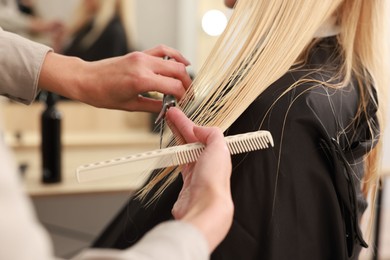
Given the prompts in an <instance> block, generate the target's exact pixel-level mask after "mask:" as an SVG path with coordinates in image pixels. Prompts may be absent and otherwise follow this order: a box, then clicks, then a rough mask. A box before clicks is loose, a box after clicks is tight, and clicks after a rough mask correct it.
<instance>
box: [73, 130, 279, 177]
mask: <svg viewBox="0 0 390 260" xmlns="http://www.w3.org/2000/svg"><path fill="white" fill-rule="evenodd" d="M225 141H226V144H227V146H228V149H229V152H230V154H239V153H246V152H251V151H255V150H260V149H265V148H268V147H269V146H274V143H273V139H272V135H271V133H270V132H268V131H256V132H249V133H245V134H239V135H232V136H227V137H225ZM204 148H205V147H204V145H203V144H201V143H192V144H185V145H179V146H173V147H168V148H165V149H159V150H155V151H149V152H145V153H139V154H135V155H129V156H124V157H120V158H114V159H111V160H105V161H101V162H96V163H90V164H85V165H82V166H79V167H78V168H77V170H76V171H77V179H78V181H79V182H86V181H93V180H99V179H106V178H110V177H114V176H120V175H128V174H132V173H140V172H144V171H145V170H150V171H151V170H154V169H160V168H165V167H170V166H176V165H182V164H187V163H192V162H195V161H196V160H197V159H198V157H199V156H200V154H201V153H202V152H203V150H204ZM111 167H112V168H111ZM107 168H111V169H110V170H109V171H107Z"/></svg>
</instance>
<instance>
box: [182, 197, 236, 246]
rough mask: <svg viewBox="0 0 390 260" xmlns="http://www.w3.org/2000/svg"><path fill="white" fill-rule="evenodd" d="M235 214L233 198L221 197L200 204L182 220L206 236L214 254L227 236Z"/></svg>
mask: <svg viewBox="0 0 390 260" xmlns="http://www.w3.org/2000/svg"><path fill="white" fill-rule="evenodd" d="M233 212H234V206H233V202H232V200H231V198H226V197H219V198H214V199H212V200H207V201H206V200H205V201H203V203H198V204H197V206H196V207H193V208H192V209H191V210H190V211H189V212H188V213H187V214H186V215H185V216H184V217H183V218H182V219H181V220H182V221H185V222H187V223H190V224H192V225H193V226H195V227H196V228H197V229H198V230H199V231H200V232H201V233H202V234H203V235H204V237H205V238H206V240H207V242H208V245H209V249H210V252H212V251H214V249H215V248H216V247H217V246H218V245H219V244H220V243H221V242H222V240H223V239H224V238H225V236H226V235H227V233H228V231H229V229H230V226H231V224H232V220H233Z"/></svg>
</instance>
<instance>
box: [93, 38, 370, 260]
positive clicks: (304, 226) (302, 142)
mask: <svg viewBox="0 0 390 260" xmlns="http://www.w3.org/2000/svg"><path fill="white" fill-rule="evenodd" d="M334 45H335V39H334V38H327V39H324V40H323V41H322V42H320V43H319V44H318V45H317V47H315V48H314V50H313V52H312V54H311V57H310V59H309V62H308V64H307V65H305V67H304V68H301V69H297V70H296V71H293V72H290V73H287V74H286V75H285V76H283V77H282V78H281V79H279V80H278V81H277V82H275V83H274V84H273V85H272V86H271V87H269V88H268V89H267V90H265V91H264V92H263V93H262V94H261V95H260V96H259V98H257V99H256V101H255V102H253V103H252V104H251V105H250V107H248V109H247V110H246V111H245V112H244V113H243V114H242V115H241V116H240V117H239V118H238V119H237V121H236V122H235V123H234V124H233V125H232V126H231V127H230V128H229V129H228V131H226V134H227V135H233V134H237V133H245V132H249V131H254V130H257V129H258V128H259V126H261V129H265V130H269V131H270V132H271V133H272V136H273V139H274V142H275V146H274V148H272V149H265V150H260V151H256V152H251V153H248V154H244V155H236V156H233V157H232V160H233V173H232V179H231V190H232V194H233V200H234V205H235V213H234V221H233V225H232V227H231V229H230V231H229V234H228V235H227V237H226V238H225V240H224V241H223V242H222V243H221V244H220V245H219V246H218V248H217V249H216V250H215V251H214V252H213V254H212V257H211V259H224V260H225V259H229V260H230V259H231V260H240V259H244V260H251V259H278V260H280V259H294V260H296V259H310V260H312V259H315V260H319V259H332V260H337V259H349V258H350V259H357V257H358V253H359V251H360V249H361V245H363V244H364V241H363V239H362V238H361V236H360V229H359V226H358V222H359V220H360V217H361V215H362V213H363V211H364V210H365V208H366V207H367V203H366V201H365V199H364V198H363V196H362V193H361V191H360V183H359V180H360V179H362V175H363V155H364V154H366V153H367V152H368V151H369V150H370V149H371V148H372V145H373V141H372V140H371V139H372V138H371V135H370V134H369V130H368V126H367V123H366V119H365V118H361V119H360V120H358V123H355V124H352V125H351V124H350V123H351V122H352V119H353V118H354V117H355V115H356V112H357V105H358V100H359V98H358V90H357V88H356V87H355V86H354V85H353V84H351V86H349V87H346V88H343V89H341V90H335V89H331V88H328V87H324V86H323V85H316V84H315V83H313V82H310V83H305V84H303V85H301V86H299V87H297V88H295V89H294V90H292V91H289V92H288V93H287V94H286V95H283V96H282V98H280V99H279V100H278V101H277V102H275V104H274V105H273V106H272V104H273V103H274V101H275V100H276V99H277V98H278V97H279V96H280V95H281V94H282V93H283V92H284V91H285V90H286V89H287V88H288V87H289V86H290V85H291V84H292V83H294V82H295V81H296V80H298V79H300V78H302V77H305V78H311V79H319V80H321V81H324V80H327V79H329V78H330V77H332V76H335V74H336V72H337V67H338V65H337V64H338V63H337V62H336V61H335V59H334V58H332V57H333V56H332V54H333V53H334ZM324 64H325V65H326V69H324V68H322V69H321V70H320V71H317V72H316V73H314V74H313V73H311V75H307V74H308V73H309V71H310V70H307V69H313V68H318V67H319V66H320V65H324ZM270 107H272V108H271V109H270V110H269V111H268V109H269V108H270ZM369 109H370V114H371V116H372V118H370V120H372V122H374V123H376V117H375V112H376V109H375V108H373V106H372V104H371V105H370V106H369ZM267 111H268V114H266V112H267ZM264 116H265V119H264V121H262V119H263V118H264ZM181 185H182V182H181V180H179V179H178V180H177V181H175V182H174V183H173V184H172V185H170V187H169V188H168V189H167V190H166V192H165V193H164V194H163V195H162V196H161V198H159V199H158V201H156V202H155V203H153V204H152V205H151V206H149V207H148V208H145V207H143V206H142V204H140V202H139V201H137V200H133V199H132V200H130V201H129V203H128V204H126V205H125V206H124V208H123V209H122V211H121V212H120V213H119V214H118V215H117V216H116V218H115V219H114V220H113V221H112V222H111V224H110V225H109V226H108V227H107V228H106V230H105V231H104V232H103V233H102V235H101V236H100V237H99V238H98V239H97V240H96V241H95V243H94V245H93V246H94V247H109V248H126V247H129V246H131V245H133V244H134V243H135V242H137V241H138V240H139V239H140V238H141V237H142V235H143V234H144V233H145V232H147V231H148V230H150V229H151V228H152V227H153V226H155V225H156V224H157V223H159V222H161V221H164V220H167V219H171V218H172V216H171V209H172V206H173V204H174V202H175V200H176V198H177V195H178V193H179V191H180V189H181ZM151 250H152V249H151Z"/></svg>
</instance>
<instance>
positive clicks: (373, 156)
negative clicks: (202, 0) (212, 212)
mask: <svg viewBox="0 0 390 260" xmlns="http://www.w3.org/2000/svg"><path fill="white" fill-rule="evenodd" d="M386 2H387V0H344V1H343V0H322V1H317V0H272V1H268V0H242V1H238V2H237V4H236V6H235V10H234V12H233V15H232V17H231V19H230V21H229V24H228V26H227V28H226V30H225V32H224V33H223V34H222V35H221V36H220V38H219V39H218V41H217V43H216V44H215V47H214V48H213V50H211V52H210V55H209V57H208V58H207V60H206V62H205V63H204V65H203V67H202V69H201V70H200V72H199V74H198V75H197V77H196V78H195V80H194V82H193V84H192V86H191V87H190V89H189V90H188V91H187V93H186V95H185V97H184V98H183V99H182V100H181V101H180V103H179V105H180V107H181V108H182V110H183V111H184V112H185V113H186V114H187V116H189V117H190V118H191V119H192V120H193V121H194V122H195V123H196V124H198V125H204V126H218V127H220V128H221V129H222V130H226V129H227V128H228V127H229V126H230V125H231V124H232V123H233V122H234V121H235V120H236V119H237V118H238V117H239V116H240V115H241V114H242V113H243V112H244V111H245V110H246V109H247V107H248V106H249V105H250V104H251V103H252V102H253V101H254V100H255V99H256V98H257V97H258V96H259V95H260V94H261V93H262V92H263V91H264V90H265V89H266V88H267V87H268V86H270V85H271V84H272V83H273V82H275V81H276V80H277V79H279V78H280V77H281V76H283V75H284V74H285V73H286V72H288V71H289V70H290V68H291V67H292V66H293V65H294V64H295V63H296V62H297V61H298V60H299V58H300V57H302V55H303V54H304V53H305V52H307V51H308V50H309V48H310V46H311V45H312V44H311V43H312V42H313V38H314V34H315V32H316V31H317V30H318V29H319V28H320V26H321V25H322V24H323V23H324V22H325V21H326V20H327V19H329V18H330V17H331V16H333V15H336V17H337V19H338V23H339V26H340V29H341V31H340V34H339V36H338V42H339V48H340V50H339V52H340V53H341V55H342V58H343V59H342V70H341V71H340V78H341V79H342V82H341V83H340V84H337V85H335V86H333V87H344V86H346V85H347V84H348V83H349V82H350V80H351V77H352V76H353V77H355V78H356V79H357V82H358V84H359V87H360V88H361V89H364V91H360V95H361V99H360V102H361V105H360V109H361V111H362V113H365V112H364V111H365V106H366V104H367V103H368V100H375V98H373V96H374V94H373V93H372V91H373V90H372V89H371V86H373V87H374V88H375V89H376V91H377V93H378V97H379V103H380V106H379V112H378V115H379V116H381V114H382V112H383V111H384V109H385V107H384V104H385V103H384V102H383V101H382V100H383V98H384V95H383V93H385V91H384V90H385V88H386V87H387V82H388V81H387V76H386V75H387V74H386V73H388V71H386V70H387V69H388V66H387V65H386V64H385V63H386V62H387V60H386V59H388V57H389V56H388V55H387V54H388V53H387V50H388V46H387V45H388V44H390V42H389V41H387V40H388V39H387V37H386V35H387V32H386V30H387V28H386V25H387V23H386V22H385V20H384V19H385V18H386V15H387V14H386V13H385V12H386V10H387V8H386V6H385V5H386ZM326 85H327V86H331V84H329V83H326ZM294 86H296V85H295V84H294ZM376 105H377V104H376ZM281 127H282V126H281ZM372 127H375V126H372ZM373 132H374V131H373ZM373 138H377V137H374V136H373ZM170 140H171V141H170V142H169V144H168V145H169V146H172V145H176V144H178V143H180V142H181V140H179V139H178V138H175V137H174V136H173V135H172V134H171V135H170ZM380 147H381V146H380V145H378V146H377V147H376V148H375V149H374V150H373V151H371V152H370V153H369V155H368V160H367V162H368V163H367V173H366V175H365V176H366V181H364V185H365V188H364V191H365V192H366V193H367V192H368V191H369V189H370V188H372V187H375V185H376V183H377V180H378V178H377V176H378V174H377V173H378V167H377V162H378V154H379V152H378V151H379V150H380ZM179 170H180V169H165V170H163V171H161V172H159V173H158V174H156V175H155V177H154V178H153V179H152V180H151V181H150V182H149V183H148V184H147V185H146V187H145V188H144V189H143V190H142V191H141V192H140V197H144V196H145V195H146V194H147V193H148V192H149V191H150V190H151V189H152V188H153V187H154V186H155V184H157V183H158V182H160V181H162V180H163V184H162V185H161V186H160V187H159V189H158V191H157V192H156V193H155V197H154V198H156V197H157V196H159V195H160V194H161V192H163V191H164V189H165V188H166V187H167V186H168V185H169V183H171V182H172V181H173V180H174V179H175V178H176V177H177V175H178V173H179Z"/></svg>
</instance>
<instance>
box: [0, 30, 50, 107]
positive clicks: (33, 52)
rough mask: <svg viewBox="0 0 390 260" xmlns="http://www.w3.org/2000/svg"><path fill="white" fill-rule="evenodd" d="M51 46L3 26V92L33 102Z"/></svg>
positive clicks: (0, 33)
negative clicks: (19, 34)
mask: <svg viewBox="0 0 390 260" xmlns="http://www.w3.org/2000/svg"><path fill="white" fill-rule="evenodd" d="M49 51H51V48H50V47H47V46H45V45H42V44H39V43H36V42H33V41H30V40H27V39H25V38H23V37H20V36H18V35H16V34H13V33H9V32H6V31H4V30H2V29H1V28H0V68H1V70H0V95H3V96H6V97H9V98H11V99H13V100H15V101H19V102H22V103H25V104H30V103H31V102H32V101H33V100H34V98H35V96H36V95H37V92H38V79H39V73H40V71H41V67H42V64H43V61H44V59H45V56H46V54H47V53H48V52H49Z"/></svg>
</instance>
